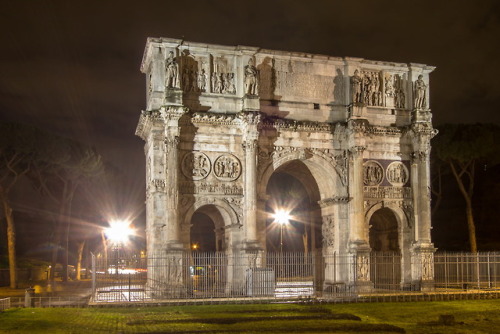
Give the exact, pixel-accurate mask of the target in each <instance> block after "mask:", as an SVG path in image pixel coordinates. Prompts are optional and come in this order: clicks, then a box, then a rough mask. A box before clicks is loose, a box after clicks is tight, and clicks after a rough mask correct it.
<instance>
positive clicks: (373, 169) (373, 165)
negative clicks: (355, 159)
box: [363, 160, 384, 186]
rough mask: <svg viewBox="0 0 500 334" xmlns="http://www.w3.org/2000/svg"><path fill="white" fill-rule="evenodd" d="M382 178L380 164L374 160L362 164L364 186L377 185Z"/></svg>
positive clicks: (382, 171)
mask: <svg viewBox="0 0 500 334" xmlns="http://www.w3.org/2000/svg"><path fill="white" fill-rule="evenodd" d="M383 178H384V170H383V168H382V166H381V165H380V164H379V163H378V162H377V161H375V160H369V161H367V162H365V163H364V164H363V183H364V185H365V186H378V185H379V184H380V183H382V180H383Z"/></svg>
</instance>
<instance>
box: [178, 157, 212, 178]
mask: <svg viewBox="0 0 500 334" xmlns="http://www.w3.org/2000/svg"><path fill="white" fill-rule="evenodd" d="M211 169H212V165H211V162H210V159H209V158H208V156H207V155H206V154H205V153H202V152H192V153H187V154H186V155H184V158H183V159H182V163H181V170H182V173H183V174H184V176H186V177H187V178H188V179H191V180H194V181H197V180H202V179H204V178H206V177H207V176H208V174H209V173H210V171H211Z"/></svg>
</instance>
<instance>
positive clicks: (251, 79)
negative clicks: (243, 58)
mask: <svg viewBox="0 0 500 334" xmlns="http://www.w3.org/2000/svg"><path fill="white" fill-rule="evenodd" d="M256 91H257V68H256V67H255V66H254V64H253V59H252V58H250V59H249V60H248V65H246V66H245V94H247V95H255V92H256Z"/></svg>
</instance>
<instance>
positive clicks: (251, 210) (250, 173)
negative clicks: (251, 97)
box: [242, 112, 262, 249]
mask: <svg viewBox="0 0 500 334" xmlns="http://www.w3.org/2000/svg"><path fill="white" fill-rule="evenodd" d="M242 119H243V121H244V123H243V124H244V127H245V129H244V135H243V150H244V152H245V187H244V189H245V190H244V195H245V205H244V210H245V213H244V215H245V221H244V226H245V242H246V248H247V249H252V248H255V249H261V248H262V246H261V245H260V243H259V241H258V235H257V139H258V137H259V132H258V128H257V127H258V124H259V122H260V115H259V114H258V112H247V113H244V114H242Z"/></svg>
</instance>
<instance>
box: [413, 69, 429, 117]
mask: <svg viewBox="0 0 500 334" xmlns="http://www.w3.org/2000/svg"><path fill="white" fill-rule="evenodd" d="M426 89H427V85H426V84H425V81H424V79H423V75H422V74H420V75H419V76H418V79H417V81H415V100H414V107H415V108H416V109H423V108H425V105H426V101H425V90H426Z"/></svg>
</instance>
